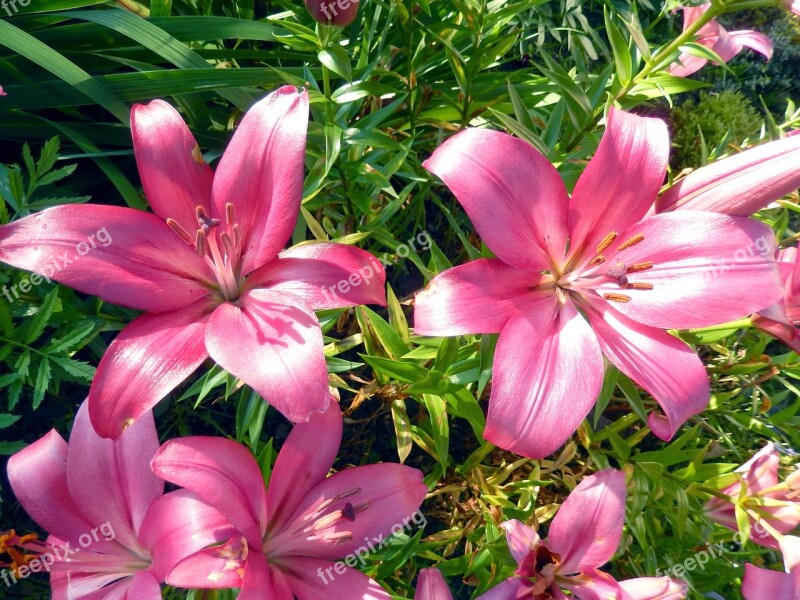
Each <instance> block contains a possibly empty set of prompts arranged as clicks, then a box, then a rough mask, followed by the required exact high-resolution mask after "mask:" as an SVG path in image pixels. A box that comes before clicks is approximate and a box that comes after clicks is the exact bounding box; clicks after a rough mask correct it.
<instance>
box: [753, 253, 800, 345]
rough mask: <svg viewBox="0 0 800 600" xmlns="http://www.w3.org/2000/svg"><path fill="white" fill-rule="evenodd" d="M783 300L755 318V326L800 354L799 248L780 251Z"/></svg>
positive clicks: (779, 262)
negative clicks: (783, 290)
mask: <svg viewBox="0 0 800 600" xmlns="http://www.w3.org/2000/svg"><path fill="white" fill-rule="evenodd" d="M778 266H779V267H780V268H781V275H782V276H783V285H784V288H785V290H786V292H785V293H784V295H783V300H781V301H780V302H778V303H776V304H773V305H772V306H770V307H768V308H766V309H764V310H762V311H760V312H759V313H757V314H755V315H753V325H755V326H756V327H758V328H759V329H762V330H764V331H766V332H767V333H768V334H770V335H771V336H773V337H775V338H776V339H778V340H780V341H781V342H783V343H784V344H786V345H787V346H789V348H791V349H792V350H794V351H795V352H800V329H798V327H800V261H799V260H798V252H797V248H796V247H794V248H785V249H783V250H779V251H778Z"/></svg>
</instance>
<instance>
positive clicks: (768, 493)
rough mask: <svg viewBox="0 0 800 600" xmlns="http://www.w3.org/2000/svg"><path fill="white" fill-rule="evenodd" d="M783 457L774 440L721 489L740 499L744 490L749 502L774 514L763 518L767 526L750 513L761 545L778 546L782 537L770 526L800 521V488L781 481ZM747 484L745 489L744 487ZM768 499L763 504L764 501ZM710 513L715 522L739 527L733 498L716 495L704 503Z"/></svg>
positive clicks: (788, 527) (782, 528) (753, 535)
mask: <svg viewBox="0 0 800 600" xmlns="http://www.w3.org/2000/svg"><path fill="white" fill-rule="evenodd" d="M779 463H780V459H779V456H778V452H777V451H776V450H775V445H774V444H773V443H772V442H770V443H768V444H767V445H766V446H764V447H763V448H762V449H761V450H759V451H758V452H757V453H756V454H755V455H753V457H752V458H751V459H750V460H748V461H747V462H746V463H744V464H743V465H742V466H740V467H739V468H738V469H736V471H735V473H739V474H740V480H739V481H737V482H736V483H734V484H732V485H729V486H728V487H726V488H724V489H723V490H720V491H721V492H722V493H723V494H726V495H728V496H730V497H731V498H734V499H738V498H739V497H740V495H741V494H742V492H743V491H744V493H745V495H746V497H747V498H748V499H751V500H750V501H748V500H745V504H746V505H747V506H748V507H749V508H752V509H753V510H756V511H759V512H760V511H765V512H767V513H769V514H770V515H771V516H770V517H769V518H766V517H765V518H763V522H765V523H766V525H767V527H764V526H762V525H761V522H762V520H761V519H755V518H753V517H752V516H751V517H750V540H751V541H753V542H755V543H756V544H758V545H759V546H765V547H767V548H778V540H777V539H775V537H774V536H773V534H772V533H771V532H770V530H774V531H778V532H780V533H787V532H789V531H792V530H793V529H794V528H795V527H797V526H798V525H800V500H798V495H799V494H798V490H795V489H793V486H792V485H790V484H789V482H787V483H785V484H783V485H781V484H779V482H778V465H779ZM742 486H744V490H742ZM763 500H766V501H767V503H765V504H764V505H763V506H762V505H761V501H763ZM704 510H705V512H706V516H708V518H709V519H711V520H712V521H714V522H715V523H719V524H720V525H722V526H724V527H727V528H728V529H730V530H732V531H738V527H737V525H736V509H735V506H734V504H733V503H732V502H728V501H727V500H724V499H723V498H717V497H713V498H711V499H710V500H709V501H708V502H706V505H705V507H704Z"/></svg>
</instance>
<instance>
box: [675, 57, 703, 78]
mask: <svg viewBox="0 0 800 600" xmlns="http://www.w3.org/2000/svg"><path fill="white" fill-rule="evenodd" d="M706 63H708V59H707V58H702V57H701V56H695V55H694V54H689V53H688V52H683V53H681V54H680V56H678V58H677V59H676V60H675V62H674V63H672V64H671V65H670V66H669V68H668V69H667V72H668V73H669V74H670V75H674V76H675V77H688V76H689V75H692V74H694V73H697V71H699V70H700V69H702V68H703V67H705V66H706Z"/></svg>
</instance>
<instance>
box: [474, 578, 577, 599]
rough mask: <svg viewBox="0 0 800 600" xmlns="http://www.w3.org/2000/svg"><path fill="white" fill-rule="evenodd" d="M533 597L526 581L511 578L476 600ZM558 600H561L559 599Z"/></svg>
mask: <svg viewBox="0 0 800 600" xmlns="http://www.w3.org/2000/svg"><path fill="white" fill-rule="evenodd" d="M562 596H563V594H562ZM531 597H532V592H531V588H530V585H529V584H528V583H527V582H526V581H525V580H524V579H522V578H520V577H510V578H509V579H506V580H505V581H503V582H501V583H499V584H497V585H496V586H494V587H493V588H492V589H490V590H488V591H486V592H484V593H483V594H481V595H480V596H478V597H477V598H476V599H475V600H526V599H527V598H531ZM558 600H561V599H560V598H559V599H558Z"/></svg>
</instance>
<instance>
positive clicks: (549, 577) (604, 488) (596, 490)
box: [479, 469, 687, 600]
mask: <svg viewBox="0 0 800 600" xmlns="http://www.w3.org/2000/svg"><path fill="white" fill-rule="evenodd" d="M625 494H626V492H625V475H624V473H622V472H621V471H616V470H614V469H606V470H604V471H599V472H598V473H595V474H594V475H591V476H589V477H586V478H585V479H583V480H582V481H581V482H580V483H579V484H578V486H577V487H576V488H575V489H574V490H573V491H572V493H570V495H569V496H568V497H567V499H566V500H565V501H564V503H563V504H562V505H561V508H559V510H558V513H557V514H556V516H555V518H554V519H553V522H552V523H551V524H550V530H549V535H548V538H547V541H542V540H541V539H540V538H539V535H538V534H537V533H536V532H535V531H534V530H533V529H531V528H530V527H528V526H527V525H524V524H523V523H521V522H520V521H516V520H511V521H506V522H505V523H503V524H502V525H501V527H503V529H505V530H506V537H507V539H508V548H509V550H510V551H511V555H512V556H513V557H514V560H516V561H517V564H518V565H519V566H518V568H517V570H516V572H515V576H514V577H511V578H510V579H507V580H505V581H504V582H502V583H501V584H500V585H498V586H496V587H494V588H492V589H491V590H489V591H488V592H486V593H485V594H482V595H481V596H479V600H516V599H518V598H519V599H521V598H566V596H565V595H564V592H563V590H569V591H570V592H571V593H572V594H573V595H574V596H575V597H577V598H579V599H580V600H597V599H599V598H609V599H613V600H680V599H682V598H685V597H686V591H687V590H686V586H685V584H683V583H682V582H679V581H676V580H673V579H670V578H669V577H641V578H638V579H630V580H627V581H619V582H618V581H616V580H615V579H614V578H613V577H612V576H611V575H609V574H608V573H605V572H603V571H600V570H599V568H600V567H602V566H603V565H604V564H605V563H607V562H608V561H609V560H611V557H612V556H614V553H615V552H616V551H617V547H618V546H619V542H620V539H621V538H622V526H623V523H624V520H625Z"/></svg>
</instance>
